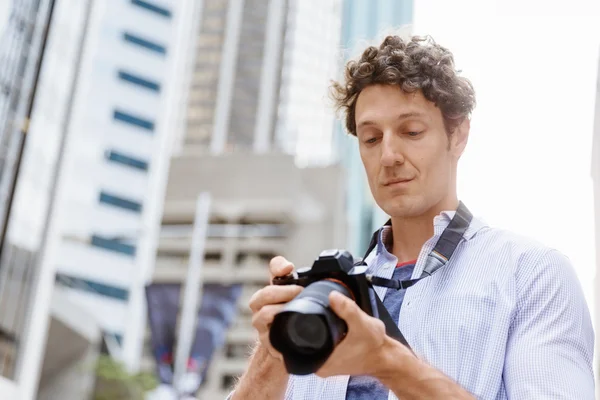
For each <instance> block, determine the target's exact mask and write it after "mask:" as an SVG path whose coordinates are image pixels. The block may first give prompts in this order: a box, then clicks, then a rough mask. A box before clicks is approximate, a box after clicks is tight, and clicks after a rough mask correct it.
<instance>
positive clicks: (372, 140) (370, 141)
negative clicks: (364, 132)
mask: <svg viewBox="0 0 600 400" xmlns="http://www.w3.org/2000/svg"><path fill="white" fill-rule="evenodd" d="M376 141H377V138H371V139H367V140H365V143H369V144H373V143H375V142H376Z"/></svg>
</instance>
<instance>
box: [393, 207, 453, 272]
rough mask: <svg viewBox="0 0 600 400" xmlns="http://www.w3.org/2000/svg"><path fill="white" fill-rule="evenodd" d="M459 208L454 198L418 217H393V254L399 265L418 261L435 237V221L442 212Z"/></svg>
mask: <svg viewBox="0 0 600 400" xmlns="http://www.w3.org/2000/svg"><path fill="white" fill-rule="evenodd" d="M457 208H458V200H457V199H456V198H453V199H451V200H449V201H444V202H441V203H440V204H438V205H436V206H435V207H432V208H431V209H429V210H428V211H427V212H426V213H424V214H422V215H419V216H417V217H411V218H400V217H392V235H393V245H392V246H393V247H392V253H393V254H394V255H395V256H396V257H397V258H398V262H399V263H403V262H407V261H412V260H416V259H417V258H418V257H419V253H420V252H421V248H422V247H423V245H424V244H425V242H426V241H427V240H429V239H430V238H431V237H432V236H433V219H434V218H435V217H436V216H437V215H439V214H440V213H441V212H442V211H451V210H456V209H457Z"/></svg>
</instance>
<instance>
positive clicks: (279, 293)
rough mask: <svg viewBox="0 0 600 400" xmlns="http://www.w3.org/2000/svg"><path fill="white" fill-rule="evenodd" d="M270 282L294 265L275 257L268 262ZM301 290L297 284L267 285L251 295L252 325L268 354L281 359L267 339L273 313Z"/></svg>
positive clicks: (288, 271) (284, 274)
mask: <svg viewBox="0 0 600 400" xmlns="http://www.w3.org/2000/svg"><path fill="white" fill-rule="evenodd" d="M269 270H270V273H271V283H272V282H273V278H274V277H279V276H286V275H288V274H290V273H292V271H293V270H294V265H293V264H292V263H291V262H289V261H288V260H286V259H285V258H283V257H275V258H273V259H272V260H271V263H270V264H269ZM301 291H302V287H301V286H297V285H282V286H277V285H273V284H271V285H269V286H266V287H264V288H262V289H260V290H259V291H257V292H256V293H254V295H253V296H252V298H251V299H250V309H251V310H252V326H254V328H255V329H256V330H257V332H258V337H259V339H260V346H261V347H263V348H264V349H266V350H268V352H269V354H270V355H271V356H273V357H275V358H277V359H279V360H283V357H282V356H281V353H279V352H278V351H276V350H275V349H274V348H273V346H271V341H270V340H269V329H270V327H271V323H272V322H273V318H275V314H277V313H278V312H279V311H281V309H282V308H283V306H284V305H285V303H287V302H289V301H290V300H292V299H293V298H294V297H296V296H297V295H298V294H299V293H300V292H301Z"/></svg>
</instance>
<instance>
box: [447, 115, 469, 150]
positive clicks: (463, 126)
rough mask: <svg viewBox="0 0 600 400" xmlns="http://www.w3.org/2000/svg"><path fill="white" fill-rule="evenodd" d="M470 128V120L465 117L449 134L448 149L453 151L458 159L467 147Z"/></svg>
mask: <svg viewBox="0 0 600 400" xmlns="http://www.w3.org/2000/svg"><path fill="white" fill-rule="evenodd" d="M470 130H471V120H470V119H469V118H467V117H465V119H463V121H462V122H461V123H460V124H459V125H458V126H457V127H456V129H454V133H452V135H451V136H450V151H452V153H454V155H455V156H456V159H457V160H458V159H459V158H460V156H461V155H462V154H463V152H464V151H465V147H467V142H468V141H469V132H470Z"/></svg>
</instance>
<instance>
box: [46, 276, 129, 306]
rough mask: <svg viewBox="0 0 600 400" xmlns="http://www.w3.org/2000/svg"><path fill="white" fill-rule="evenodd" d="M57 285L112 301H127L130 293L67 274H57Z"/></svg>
mask: <svg viewBox="0 0 600 400" xmlns="http://www.w3.org/2000/svg"><path fill="white" fill-rule="evenodd" d="M55 280H56V283H57V284H58V285H60V286H64V287H68V288H71V289H75V290H80V291H83V292H87V293H94V294H97V295H100V296H104V297H109V298H111V299H117V300H123V301H127V300H128V299H129V291H128V290H127V289H123V288H120V287H116V286H112V285H105V284H103V283H99V282H94V281H90V280H87V279H81V278H76V277H74V276H70V275H67V274H61V273H57V274H56V279H55Z"/></svg>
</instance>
